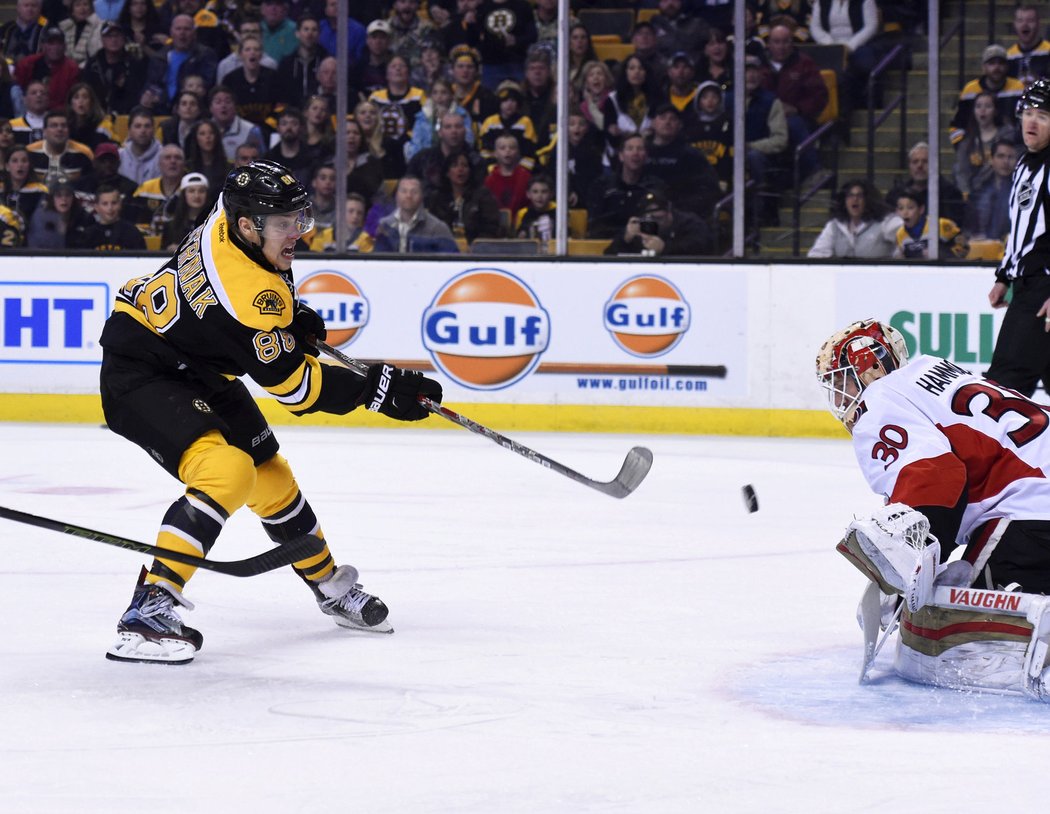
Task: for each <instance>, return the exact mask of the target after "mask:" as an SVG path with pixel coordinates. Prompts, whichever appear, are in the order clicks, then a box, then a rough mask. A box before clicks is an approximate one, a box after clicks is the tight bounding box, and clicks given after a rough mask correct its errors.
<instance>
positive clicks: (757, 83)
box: [744, 56, 788, 226]
mask: <svg viewBox="0 0 1050 814" xmlns="http://www.w3.org/2000/svg"><path fill="white" fill-rule="evenodd" d="M744 89H745V92H746V99H747V109H746V112H745V114H744V143H745V146H746V148H747V156H746V160H747V170H748V174H749V175H750V176H751V178H752V179H753V180H754V182H755V186H756V188H757V194H758V200H759V203H760V206H759V212H758V218H759V222H760V224H761V225H774V226H775V225H777V224H778V223H779V220H780V219H779V214H778V209H779V205H778V192H777V191H776V190H774V184H773V178H772V177H771V173H772V172H773V171H774V170H776V169H778V168H781V167H784V166H785V165H786V162H787V149H788V127H787V117H786V116H785V115H784V106H783V105H782V104H781V102H780V100H779V99H778V98H777V97H776V94H774V93H773V92H772V91H769V90H766V89H765V88H763V87H762V61H761V59H759V57H756V56H748V57H745V58H744Z"/></svg>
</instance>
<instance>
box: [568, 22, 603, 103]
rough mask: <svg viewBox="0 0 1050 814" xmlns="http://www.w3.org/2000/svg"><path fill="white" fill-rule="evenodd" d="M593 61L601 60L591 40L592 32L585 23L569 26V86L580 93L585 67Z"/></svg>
mask: <svg viewBox="0 0 1050 814" xmlns="http://www.w3.org/2000/svg"><path fill="white" fill-rule="evenodd" d="M592 62H601V60H599V59H598V54H597V52H596V51H595V50H594V43H593V42H591V34H590V32H589V31H588V30H587V26H585V25H584V24H583V23H576V24H575V25H571V26H570V27H569V86H570V87H571V88H572V89H573V90H574V91H576V92H577V93H579V91H580V88H581V87H582V86H583V82H584V79H585V77H584V69H585V68H586V67H587V66H588V65H590V64H591V63H592ZM603 64H604V63H603Z"/></svg>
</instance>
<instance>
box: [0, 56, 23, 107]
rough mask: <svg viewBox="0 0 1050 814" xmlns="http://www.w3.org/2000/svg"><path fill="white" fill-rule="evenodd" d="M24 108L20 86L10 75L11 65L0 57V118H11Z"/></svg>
mask: <svg viewBox="0 0 1050 814" xmlns="http://www.w3.org/2000/svg"><path fill="white" fill-rule="evenodd" d="M24 109H25V102H24V100H23V93H22V88H21V86H20V85H19V84H18V83H17V82H15V78H14V77H13V76H12V75H11V66H10V65H8V64H7V60H6V59H0V119H8V120H10V119H13V118H15V117H17V116H18V115H19V114H20V113H21V112H22V111H23V110H24Z"/></svg>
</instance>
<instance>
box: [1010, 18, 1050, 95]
mask: <svg viewBox="0 0 1050 814" xmlns="http://www.w3.org/2000/svg"><path fill="white" fill-rule="evenodd" d="M1014 34H1016V35H1017V41H1016V42H1014V44H1013V45H1011V46H1010V47H1009V48H1008V49H1007V50H1006V62H1007V72H1008V73H1009V74H1010V76H1012V77H1014V79H1017V80H1020V82H1021V84H1022V85H1024V86H1025V87H1027V86H1028V85H1030V84H1032V83H1033V82H1034V81H1035V80H1036V79H1039V78H1040V77H1043V76H1046V75H1047V74H1048V73H1050V42H1047V41H1046V40H1045V39H1043V32H1042V26H1040V25H1039V6H1037V5H1036V4H1035V3H1018V4H1017V6H1016V7H1015V8H1014Z"/></svg>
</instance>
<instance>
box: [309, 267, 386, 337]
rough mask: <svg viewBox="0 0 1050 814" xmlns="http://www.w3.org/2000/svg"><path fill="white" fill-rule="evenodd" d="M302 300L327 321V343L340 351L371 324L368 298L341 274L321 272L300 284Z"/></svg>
mask: <svg viewBox="0 0 1050 814" xmlns="http://www.w3.org/2000/svg"><path fill="white" fill-rule="evenodd" d="M299 299H300V301H301V302H303V303H305V304H306V305H308V306H310V307H311V308H313V309H314V310H315V311H316V312H317V313H318V314H320V315H321V319H323V320H324V324H325V329H326V330H327V331H328V339H327V342H328V344H329V345H332V346H333V347H336V348H339V347H342V346H343V345H349V344H350V343H351V342H353V341H354V340H355V339H356V338H357V336H358V334H360V332H361V329H362V328H364V327H365V326H366V325H367V324H368V315H369V307H368V299H367V298H366V297H365V295H364V293H363V292H362V291H361V287H360V286H359V285H358V284H357V283H355V282H354V281H353V280H351V279H350V278H349V277H347V276H346V275H345V274H340V273H339V272H338V271H328V270H326V271H319V272H317V273H316V274H311V275H310V276H309V277H304V278H303V280H302V281H301V282H300V283H299Z"/></svg>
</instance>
